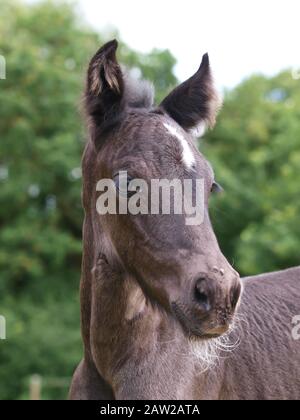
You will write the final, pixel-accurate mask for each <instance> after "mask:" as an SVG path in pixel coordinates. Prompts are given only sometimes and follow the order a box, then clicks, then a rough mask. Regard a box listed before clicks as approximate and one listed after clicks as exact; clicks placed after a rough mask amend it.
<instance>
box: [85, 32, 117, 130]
mask: <svg viewBox="0 0 300 420" xmlns="http://www.w3.org/2000/svg"><path fill="white" fill-rule="evenodd" d="M117 48H118V43H117V41H116V40H113V41H110V42H108V43H107V44H105V45H104V46H103V47H101V48H100V49H99V50H98V51H97V53H96V54H95V55H94V57H93V58H92V60H91V62H90V64H89V68H88V73H87V83H86V91H85V106H86V111H87V114H88V116H90V117H91V119H92V121H93V122H94V123H95V124H96V126H98V127H100V126H101V125H102V124H104V123H105V124H107V123H109V121H110V120H111V119H114V118H115V117H116V115H117V114H118V112H119V111H120V107H121V101H122V97H123V93H124V82H123V76H122V71H121V68H120V66H119V64H118V62H117V59H116V50H117Z"/></svg>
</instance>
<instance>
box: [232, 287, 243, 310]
mask: <svg viewBox="0 0 300 420" xmlns="http://www.w3.org/2000/svg"><path fill="white" fill-rule="evenodd" d="M241 290H242V287H241V284H240V283H238V284H237V285H236V286H234V287H233V288H232V289H231V292H230V301H231V305H232V308H233V309H235V307H236V305H237V304H238V301H239V299H240V296H241Z"/></svg>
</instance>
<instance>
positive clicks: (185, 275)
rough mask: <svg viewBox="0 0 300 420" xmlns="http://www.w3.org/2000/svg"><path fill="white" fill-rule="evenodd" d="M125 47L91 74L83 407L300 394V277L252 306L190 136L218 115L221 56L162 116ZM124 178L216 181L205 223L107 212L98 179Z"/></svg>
mask: <svg viewBox="0 0 300 420" xmlns="http://www.w3.org/2000/svg"><path fill="white" fill-rule="evenodd" d="M116 47H117V45H116V43H115V42H111V43H109V44H107V45H105V46H104V47H103V48H101V49H100V50H99V51H98V53H97V54H96V55H95V57H94V58H93V59H92V61H91V64H90V67H89V72H88V81H87V90H86V109H87V114H88V119H89V124H90V135H91V136H90V137H91V138H90V141H89V142H88V144H87V147H86V150H85V155H84V159H83V178H84V186H83V204H84V208H85V222H84V229H83V234H84V237H83V242H84V254H83V268H82V281H81V309H82V310H81V314H82V335H83V341H84V358H83V361H82V362H81V363H80V365H79V366H78V368H77V370H76V372H75V374H74V378H73V382H72V386H71V391H70V398H71V399H133V400H134V399H259V398H261V399H275V398H279V399H293V398H299V396H300V392H299V386H298V380H299V376H300V350H299V345H300V343H299V342H297V341H296V340H294V339H293V337H292V328H293V326H292V319H293V317H294V316H295V315H298V314H299V313H300V307H299V306H300V288H299V281H300V280H299V279H300V268H295V269H290V270H287V271H284V272H279V273H274V274H266V275H263V276H258V277H252V278H249V279H244V280H243V281H242V284H243V285H244V293H243V296H242V298H241V299H239V297H240V290H241V283H240V280H239V277H238V274H237V273H236V272H235V271H234V270H233V269H232V267H231V266H230V265H229V264H228V262H227V261H226V259H225V258H224V256H223V255H222V253H221V251H220V250H219V248H218V244H217V241H216V239H215V236H214V234H213V230H212V227H211V224H210V221H209V217H208V211H207V206H208V197H209V195H210V193H211V191H213V190H214V188H215V185H216V183H215V182H214V176H213V173H212V170H211V167H210V165H209V164H208V163H207V162H206V161H205V159H204V157H203V156H202V155H201V154H200V153H199V152H198V151H197V150H196V148H195V147H194V145H193V141H192V139H191V135H190V130H192V129H194V128H196V126H197V125H199V124H200V125H201V124H203V123H210V124H211V123H212V122H213V121H214V119H215V114H216V108H217V106H216V104H217V101H216V93H215V91H214V89H213V86H212V84H211V76H210V70H209V64H208V57H207V56H204V58H203V61H202V64H201V66H200V69H199V70H198V72H197V73H196V74H195V75H194V76H193V77H192V78H191V79H189V80H188V81H187V82H185V83H183V84H182V85H180V86H179V87H178V88H177V89H175V90H174V91H173V92H172V93H171V94H170V95H169V96H168V97H167V98H166V99H165V100H164V101H163V102H162V104H161V105H160V106H159V107H157V108H155V107H153V106H152V104H151V99H149V98H150V96H149V94H148V93H147V92H148V91H147V89H146V90H145V92H146V94H141V92H139V96H137V95H136V94H134V93H133V92H132V91H130V89H129V88H128V86H126V80H125V79H124V77H123V75H122V72H121V70H120V67H119V66H118V63H117V61H116V58H115V51H116ZM123 169H128V171H129V172H130V171H131V175H135V176H136V175H138V176H139V177H143V178H144V179H146V180H148V181H149V180H150V179H153V178H162V177H165V178H169V179H173V178H181V179H185V178H187V177H201V178H203V179H204V201H205V214H204V217H203V222H202V223H201V225H199V226H186V224H185V223H184V221H185V217H186V215H177V214H176V215H174V214H169V215H167V216H166V215H143V217H141V216H136V215H135V216H130V215H121V214H114V215H111V214H107V215H102V216H99V214H97V210H96V208H97V197H98V196H99V194H98V193H97V192H96V185H97V182H98V180H99V179H103V178H109V179H116V178H115V175H114V174H115V173H116V171H118V170H123ZM117 185H118V184H117ZM238 303H239V305H238ZM236 308H238V309H237V310H236ZM234 320H235V322H234ZM234 325H235V328H233V326H234Z"/></svg>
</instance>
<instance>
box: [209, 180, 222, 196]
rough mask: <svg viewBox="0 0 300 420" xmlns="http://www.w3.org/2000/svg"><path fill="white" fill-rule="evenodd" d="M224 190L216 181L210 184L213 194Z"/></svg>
mask: <svg viewBox="0 0 300 420" xmlns="http://www.w3.org/2000/svg"><path fill="white" fill-rule="evenodd" d="M223 191H224V189H223V188H222V187H221V185H220V184H218V183H217V182H214V183H213V184H212V186H211V192H212V193H213V194H218V193H221V192H223Z"/></svg>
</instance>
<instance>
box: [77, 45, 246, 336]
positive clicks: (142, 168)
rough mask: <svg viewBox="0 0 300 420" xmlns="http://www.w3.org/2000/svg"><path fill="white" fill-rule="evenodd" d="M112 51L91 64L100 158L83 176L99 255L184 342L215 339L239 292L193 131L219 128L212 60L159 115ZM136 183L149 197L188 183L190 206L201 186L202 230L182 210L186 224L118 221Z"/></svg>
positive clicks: (175, 219)
mask: <svg viewBox="0 0 300 420" xmlns="http://www.w3.org/2000/svg"><path fill="white" fill-rule="evenodd" d="M116 49H117V42H116V41H112V42H109V43H108V44H106V45H104V46H103V47H102V48H101V49H100V50H99V51H98V52H97V53H96V55H95V56H94V57H93V58H92V60H91V63H90V65H89V69H88V76H87V87H86V94H85V104H86V111H87V115H88V120H89V128H90V135H91V140H90V143H89V145H90V148H92V150H93V151H92V152H89V154H91V153H92V154H93V155H94V158H93V164H92V167H91V160H87V161H86V162H87V164H86V165H85V168H84V171H85V175H84V176H85V177H88V178H89V185H90V187H91V190H90V194H91V196H89V195H87V194H86V191H85V194H84V201H85V206H86V208H87V207H90V206H91V204H90V203H93V204H92V207H93V208H92V209H90V211H92V213H93V219H94V222H93V232H92V234H93V238H94V241H93V242H94V243H93V246H95V247H96V246H98V247H99V249H101V253H102V254H104V255H105V257H106V259H107V261H108V263H109V264H110V265H111V266H112V267H117V268H118V269H119V270H120V271H121V272H123V273H124V275H126V276H127V278H130V279H132V280H131V281H132V282H135V283H136V284H137V285H138V287H139V288H140V289H141V290H142V292H143V294H144V296H145V298H146V301H147V302H149V304H152V305H153V304H154V305H157V306H158V307H160V308H161V309H162V310H163V311H165V312H166V313H168V314H169V316H171V317H172V318H173V319H175V320H176V322H178V323H179V324H180V325H181V326H182V328H183V329H184V331H185V332H186V334H187V335H189V336H197V337H200V338H203V339H207V338H212V337H216V336H219V335H220V334H223V333H224V332H225V331H226V330H227V329H228V326H229V325H230V322H231V320H232V317H233V314H234V311H235V308H236V306H237V303H238V301H239V297H240V290H241V287H240V281H239V276H238V273H237V272H236V271H235V270H233V268H232V267H231V266H230V265H229V263H228V262H227V260H226V258H225V257H224V256H223V254H222V253H221V251H220V249H219V246H218V243H217V240H216V237H215V235H214V232H213V229H212V226H211V223H210V219H209V214H208V202H209V197H210V195H211V194H212V193H213V192H214V191H215V190H217V188H218V184H217V183H216V181H215V178H214V173H213V170H212V168H211V166H210V164H209V163H208V162H207V161H206V159H205V158H204V156H203V155H202V154H201V153H200V152H199V151H198V150H197V148H196V147H195V145H194V139H193V133H195V129H197V128H199V127H202V128H203V127H204V126H205V125H209V126H212V125H213V123H214V121H215V117H216V113H217V108H218V98H217V94H216V92H215V90H214V87H213V83H212V77H211V72H210V67H209V60H208V56H207V55H205V56H203V59H202V63H201V66H200V68H199V70H198V71H197V73H196V74H194V76H192V77H191V78H190V79H189V80H187V81H186V82H184V83H183V84H181V85H180V86H178V87H177V88H176V89H175V90H173V92H171V93H170V94H169V95H168V96H167V97H166V98H165V99H164V100H163V102H162V103H161V104H160V105H159V106H157V107H155V106H153V104H152V99H153V98H152V93H151V89H149V86H148V85H146V84H145V83H144V82H137V84H136V85H135V86H134V84H133V83H132V82H130V81H129V79H128V77H127V76H126V75H124V73H123V72H122V70H121V68H120V66H119V64H118V62H117V60H116ZM125 171H126V173H127V175H128V178H127V181H126V182H125V184H124V182H123V185H121V184H122V179H121V175H120V173H124V172H125ZM103 179H109V180H111V181H112V182H113V183H114V186H115V195H116V196H117V200H116V203H117V204H116V209H117V211H116V212H115V214H102V215H99V214H98V213H97V212H96V205H95V204H96V202H97V200H98V199H99V197H101V196H102V195H103V194H104V193H105V192H103V191H102V193H101V192H100V193H99V191H96V185H97V182H98V181H99V180H103ZM134 179H140V180H143V181H144V189H145V187H147V186H150V184H151V180H153V179H156V180H162V179H166V180H169V181H172V180H175V179H176V180H179V181H181V182H182V183H183V182H184V180H187V179H189V180H191V182H192V185H193V188H192V190H191V191H192V193H191V195H192V198H195V194H196V187H195V185H196V180H197V179H198V180H202V184H201V185H202V190H201V191H202V207H201V208H202V213H201V221H200V222H199V223H190V217H189V216H190V215H188V214H187V210H186V208H185V209H184V210H183V211H182V213H181V214H179V212H178V214H177V213H176V212H175V211H170V214H161V213H162V212H158V214H153V212H151V209H150V205H149V208H148V210H149V211H148V212H144V214H139V213H138V212H137V213H138V214H132V213H130V212H127V214H120V213H122V211H120V208H121V201H122V205H123V206H124V201H125V202H128V201H129V200H130V199H131V198H132V191H129V190H130V188H128V185H130V182H131V180H134ZM124 185H125V186H124ZM124 188H125V190H124ZM141 189H143V187H142V188H140V190H141ZM118 192H119V194H118ZM139 192H140V193H141V191H139ZM142 192H143V191H142ZM148 195H150V192H149V191H147V192H145V191H144V196H146V197H147V198H148ZM172 197H173V196H172ZM180 200H181V199H180ZM182 201H184V200H182ZM171 202H172V203H174V198H173V199H172V200H171ZM159 209H160V210H161V203H160V204H159ZM123 213H124V211H123ZM97 244H98V245H97Z"/></svg>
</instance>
